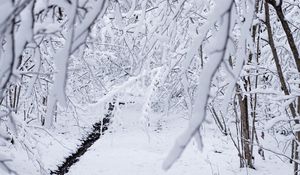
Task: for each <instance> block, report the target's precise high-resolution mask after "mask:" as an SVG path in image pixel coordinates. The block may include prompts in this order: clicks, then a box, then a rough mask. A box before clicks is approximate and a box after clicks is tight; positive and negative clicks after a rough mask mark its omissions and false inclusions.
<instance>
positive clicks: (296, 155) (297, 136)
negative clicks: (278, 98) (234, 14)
mask: <svg viewBox="0 0 300 175" xmlns="http://www.w3.org/2000/svg"><path fill="white" fill-rule="evenodd" d="M268 3H270V0H268V2H266V3H265V16H266V27H267V32H268V38H269V44H270V47H271V50H272V54H273V57H274V60H275V64H276V68H277V72H278V76H279V79H280V83H281V88H282V90H283V92H284V94H285V95H289V94H290V93H289V90H288V88H287V85H286V82H285V79H284V76H283V72H282V69H281V66H280V62H279V57H278V54H277V50H276V47H275V44H274V39H273V34H272V28H271V24H270V14H269V5H268ZM271 4H272V5H273V6H274V4H273V3H271ZM274 7H275V9H276V12H277V15H278V16H279V18H283V19H281V23H282V25H283V28H284V30H285V31H286V34H287V38H288V41H289V44H290V46H291V49H292V52H293V55H294V57H295V58H296V57H297V59H295V62H296V67H297V69H298V72H300V60H299V58H298V57H299V54H298V51H295V50H294V51H293V48H294V46H293V43H294V39H293V36H292V35H291V32H290V29H289V27H288V24H287V22H286V21H285V20H284V16H283V13H282V9H281V6H274ZM299 105H300V103H299V99H298V109H299V110H300V107H299ZM289 108H290V110H291V113H292V116H293V118H296V116H297V113H296V109H295V107H294V105H293V104H292V103H290V104H289ZM299 110H298V112H299ZM295 123H296V124H299V120H295ZM295 140H296V141H293V144H292V155H293V156H292V157H293V158H294V159H295V160H298V159H299V152H298V147H299V145H298V143H297V141H299V140H300V132H296V133H295ZM298 171H299V165H298V163H296V162H294V175H298V174H299V172H298Z"/></svg>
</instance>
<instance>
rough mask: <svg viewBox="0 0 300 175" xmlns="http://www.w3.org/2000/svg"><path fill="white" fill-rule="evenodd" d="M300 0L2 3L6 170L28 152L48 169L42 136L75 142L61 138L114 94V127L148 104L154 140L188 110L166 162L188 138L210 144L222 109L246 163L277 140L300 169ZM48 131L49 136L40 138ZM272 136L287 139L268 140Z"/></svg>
mask: <svg viewBox="0 0 300 175" xmlns="http://www.w3.org/2000/svg"><path fill="white" fill-rule="evenodd" d="M299 5H300V3H299V2H298V1H292V0H266V1H262V0H227V1H224V0H173V1H169V0H117V1H108V0H16V1H8V0H7V1H5V2H4V3H1V4H0V10H1V11H0V14H1V15H0V32H1V35H0V41H1V43H2V45H1V48H0V151H1V152H0V157H1V159H0V167H1V170H3V172H8V173H18V171H20V169H16V168H14V166H17V165H16V164H18V162H20V161H21V160H23V158H24V157H28V158H29V159H30V160H31V161H30V162H31V163H29V164H30V165H32V166H33V167H34V168H33V169H35V170H36V172H38V173H40V174H47V173H49V172H48V167H47V166H48V165H49V164H48V163H47V162H45V160H48V161H49V158H48V159H45V158H44V157H45V154H44V153H43V151H44V150H45V147H43V146H41V145H42V144H43V143H45V145H52V141H53V142H55V143H56V144H58V145H61V146H62V147H64V149H65V154H67V153H68V152H71V151H70V149H69V147H68V146H70V147H71V149H75V148H74V144H73V142H72V141H70V142H72V143H70V144H68V143H67V145H68V146H65V143H64V144H62V142H61V141H60V140H59V139H57V138H60V139H61V138H67V137H78V138H80V137H81V136H83V135H85V134H86V132H87V131H89V129H87V128H86V127H88V126H91V125H92V123H93V122H95V121H97V119H101V118H102V117H103V115H104V109H106V108H108V107H107V106H108V103H109V102H111V101H114V102H115V103H116V108H115V111H114V112H115V114H116V115H115V116H116V117H115V118H113V119H112V121H113V123H114V124H113V125H112V127H113V128H114V129H116V128H117V127H122V120H126V118H124V119H121V118H118V116H119V115H118V114H120V113H121V112H122V109H123V108H124V107H125V108H126V106H127V105H128V104H131V105H135V104H137V105H141V106H140V110H139V112H140V115H139V118H136V119H135V120H136V121H134V123H135V122H136V123H135V124H138V125H139V126H140V127H141V128H142V130H143V131H144V132H146V135H147V137H148V138H149V139H150V135H151V130H152V129H153V127H154V128H155V127H157V128H156V130H161V129H162V128H165V127H167V125H168V122H167V121H169V119H170V118H172V116H171V115H174V114H175V113H176V112H179V111H180V113H183V114H184V115H185V119H186V120H187V123H188V124H187V126H186V127H185V129H183V131H182V132H181V134H180V135H179V137H178V138H177V139H176V141H175V144H174V145H173V146H172V147H171V148H169V149H170V152H169V153H168V154H167V155H166V158H165V160H164V161H163V163H162V164H163V165H162V167H163V169H164V170H168V169H170V168H171V167H172V165H174V163H175V162H176V161H177V160H178V159H179V158H180V156H181V155H182V153H183V152H184V150H185V148H187V147H188V145H190V143H193V142H195V143H196V145H197V148H198V149H199V150H203V147H204V146H205V145H206V143H205V142H204V141H203V133H202V132H203V130H202V129H201V128H202V126H203V124H204V123H205V122H209V121H212V120H213V119H214V120H215V124H216V126H218V128H219V129H220V131H221V133H223V134H224V135H225V136H224V137H228V138H229V139H230V140H231V141H232V144H233V147H234V148H235V149H236V151H237V153H238V156H236V157H237V159H240V166H241V167H243V166H247V167H250V168H254V167H255V164H254V165H253V162H252V161H251V160H252V157H255V156H257V154H256V153H255V152H256V151H258V154H259V155H260V156H261V157H262V158H263V159H264V158H265V157H264V151H266V150H267V151H271V152H273V153H275V154H277V155H279V156H280V157H281V158H282V159H283V161H286V160H287V159H289V160H290V161H291V162H294V163H295V167H296V169H297V166H298V162H299V160H298V159H299V156H298V150H297V148H298V142H299V140H300V134H299V131H300V129H299V120H298V116H299V114H298V113H300V100H299V99H300V98H299V83H300V81H299V72H300V61H298V59H299V50H300V49H299V44H300V43H299V42H300V40H299V36H300V35H299V27H298V26H299V24H300V21H299V13H300V10H299ZM268 7H269V9H267V8H268ZM268 24H269V25H268ZM270 26H271V27H270ZM274 45H275V46H274ZM276 55H277V56H276ZM123 105H124V106H123ZM157 116H159V117H157ZM84 117H86V118H87V119H85V118H84ZM132 122H133V121H132ZM153 125H154V126H153ZM64 128H67V129H64ZM75 128H77V129H78V130H77V129H75ZM74 130H76V131H74ZM41 131H42V133H40V132H41ZM111 132H112V131H111ZM61 133H63V134H61ZM64 134H65V135H64ZM42 137H45V138H49V139H48V140H47V139H45V140H43V139H42V141H39V139H40V138H42ZM270 138H272V139H273V141H274V140H278V145H277V146H270V144H269V141H270V140H271V141H270V142H272V143H273V141H272V139H270ZM51 139H52V141H49V140H51ZM73 139H74V138H73ZM204 140H205V139H204ZM42 142H43V143H42ZM56 144H53V145H56ZM35 145H38V146H35ZM12 147H14V148H12ZM49 147H51V146H49ZM52 147H55V146H52ZM66 150H67V151H66ZM291 152H292V153H291ZM18 155H20V156H19V157H18ZM291 155H292V156H291ZM14 157H18V158H14ZM249 161H250V162H249ZM245 162H247V163H245ZM57 163H58V162H57ZM51 168H52V167H51ZM296 169H295V170H296ZM21 171H23V170H21ZM24 171H25V170H24ZM0 172H1V171H0ZM19 173H20V174H22V172H19ZM220 174H222V173H220Z"/></svg>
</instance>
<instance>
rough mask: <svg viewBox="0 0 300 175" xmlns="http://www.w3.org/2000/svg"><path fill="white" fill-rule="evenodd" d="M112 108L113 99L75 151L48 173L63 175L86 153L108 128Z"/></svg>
mask: <svg viewBox="0 0 300 175" xmlns="http://www.w3.org/2000/svg"><path fill="white" fill-rule="evenodd" d="M114 108H115V101H113V102H112V103H109V107H108V111H107V113H106V114H105V117H104V118H103V119H102V120H101V121H99V122H97V123H95V124H94V125H93V131H92V132H91V133H90V134H89V135H88V136H87V138H85V139H84V140H83V141H82V143H81V145H80V146H79V147H78V148H77V150H76V152H74V153H73V154H71V155H70V156H69V157H67V158H66V159H65V161H64V162H63V163H62V164H61V165H59V166H58V167H57V170H54V171H50V174H56V175H64V174H66V173H68V172H69V169H70V167H71V166H72V165H74V164H75V163H76V162H78V161H79V158H80V157H81V156H82V155H84V153H86V151H87V150H88V148H90V147H91V146H92V145H93V144H94V143H95V142H96V141H97V140H98V139H99V138H100V136H101V135H103V134H104V132H105V131H106V130H107V129H108V128H107V127H108V125H109V124H110V119H111V118H112V116H113V110H114ZM102 124H103V125H102Z"/></svg>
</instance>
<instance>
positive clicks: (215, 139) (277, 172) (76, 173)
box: [68, 105, 292, 175]
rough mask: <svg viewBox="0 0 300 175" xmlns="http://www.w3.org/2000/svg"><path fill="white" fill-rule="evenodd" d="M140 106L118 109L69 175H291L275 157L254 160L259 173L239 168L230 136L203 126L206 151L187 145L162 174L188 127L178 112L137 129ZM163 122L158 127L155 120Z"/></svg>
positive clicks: (269, 156) (211, 125) (270, 155)
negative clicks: (149, 125) (166, 158)
mask: <svg viewBox="0 0 300 175" xmlns="http://www.w3.org/2000/svg"><path fill="white" fill-rule="evenodd" d="M141 108H142V107H141V106H139V105H133V106H129V107H127V108H125V109H122V110H120V111H119V112H118V113H117V114H116V116H115V119H114V123H113V124H112V126H111V127H110V130H109V132H106V134H105V135H104V136H103V137H101V138H100V140H98V141H97V142H96V143H95V144H94V145H93V146H92V147H91V148H90V149H89V151H88V152H87V153H86V154H85V155H84V156H83V157H81V158H80V161H79V162H78V163H77V164H75V165H74V166H73V167H71V169H70V172H69V173H68V175H167V174H168V175H200V174H202V175H240V174H245V175H246V174H249V175H270V174H271V175H283V174H292V167H291V165H290V164H287V163H282V161H281V160H280V159H279V158H278V157H277V156H275V155H274V154H271V153H268V152H266V153H265V156H266V160H261V158H260V157H259V156H257V157H256V159H255V166H256V169H257V170H251V169H246V168H243V169H240V168H239V160H238V155H237V151H236V150H235V148H234V146H233V144H232V142H231V140H230V138H229V137H226V136H222V135H221V134H220V132H218V131H217V129H216V128H214V124H207V125H206V126H204V127H203V128H202V133H203V136H204V138H203V139H204V144H205V145H204V149H203V151H202V152H200V151H199V150H197V148H196V145H195V143H194V142H191V143H190V144H189V146H188V147H187V149H186V150H185V151H184V153H183V155H182V157H181V158H180V159H179V160H178V161H177V162H176V163H175V164H174V165H173V167H172V168H171V169H170V170H169V171H167V172H165V171H163V170H162V162H163V160H164V159H165V157H166V154H167V153H168V151H169V150H170V148H171V146H172V145H173V144H174V140H175V139H176V137H177V136H178V135H179V134H180V133H181V132H182V130H183V129H184V128H185V127H186V125H187V119H185V118H184V117H183V115H182V114H171V115H170V116H168V118H162V117H161V116H158V115H151V117H152V118H155V119H156V120H155V119H154V120H153V121H154V122H152V125H151V127H150V128H148V129H147V131H146V130H145V129H144V128H143V127H142V126H141V124H140V118H141V113H142V112H141ZM158 120H161V121H163V122H161V125H162V126H161V127H160V125H157V123H156V122H155V121H158Z"/></svg>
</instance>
